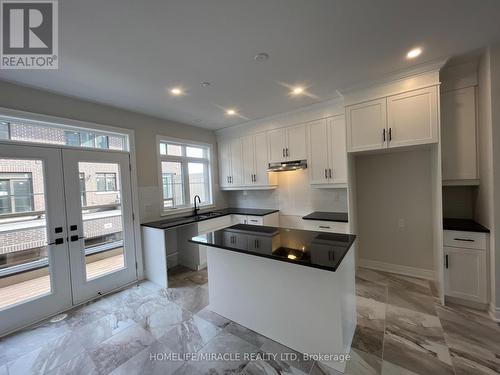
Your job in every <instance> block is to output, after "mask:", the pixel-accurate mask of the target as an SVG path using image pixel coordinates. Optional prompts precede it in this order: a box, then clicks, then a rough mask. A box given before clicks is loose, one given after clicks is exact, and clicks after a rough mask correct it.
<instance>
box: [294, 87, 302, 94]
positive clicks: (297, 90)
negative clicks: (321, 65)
mask: <svg viewBox="0 0 500 375" xmlns="http://www.w3.org/2000/svg"><path fill="white" fill-rule="evenodd" d="M303 92H304V88H303V87H300V86H298V87H294V88H293V89H292V94H293V95H300V94H302V93H303Z"/></svg>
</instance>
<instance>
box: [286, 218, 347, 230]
mask: <svg viewBox="0 0 500 375" xmlns="http://www.w3.org/2000/svg"><path fill="white" fill-rule="evenodd" d="M279 226H280V227H281V228H289V229H302V230H312V231H316V232H330V233H349V223H341V222H338V221H322V220H304V219H302V216H295V215H280V216H279Z"/></svg>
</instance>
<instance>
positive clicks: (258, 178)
mask: <svg viewBox="0 0 500 375" xmlns="http://www.w3.org/2000/svg"><path fill="white" fill-rule="evenodd" d="M267 152H268V147H267V137H266V133H259V134H256V135H249V136H245V137H242V138H233V139H230V140H222V141H220V142H219V165H220V186H221V188H224V189H240V188H241V189H257V188H274V187H275V186H276V185H277V179H276V176H275V173H268V172H267V169H268V161H267V159H268V155H267Z"/></svg>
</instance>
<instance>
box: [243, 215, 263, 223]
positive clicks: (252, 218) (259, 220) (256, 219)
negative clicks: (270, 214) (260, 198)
mask: <svg viewBox="0 0 500 375" xmlns="http://www.w3.org/2000/svg"><path fill="white" fill-rule="evenodd" d="M247 224H250V225H263V224H264V219H263V218H262V217H261V216H247Z"/></svg>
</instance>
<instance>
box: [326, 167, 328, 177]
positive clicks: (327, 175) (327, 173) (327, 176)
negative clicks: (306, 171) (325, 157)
mask: <svg viewBox="0 0 500 375" xmlns="http://www.w3.org/2000/svg"><path fill="white" fill-rule="evenodd" d="M325 178H328V172H327V171H326V168H325Z"/></svg>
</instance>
